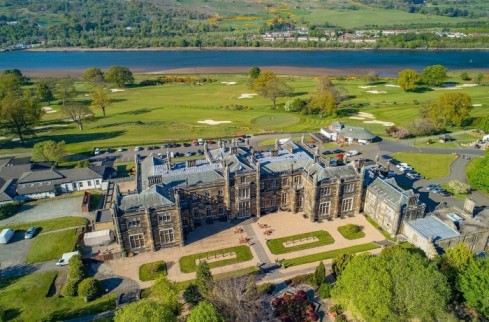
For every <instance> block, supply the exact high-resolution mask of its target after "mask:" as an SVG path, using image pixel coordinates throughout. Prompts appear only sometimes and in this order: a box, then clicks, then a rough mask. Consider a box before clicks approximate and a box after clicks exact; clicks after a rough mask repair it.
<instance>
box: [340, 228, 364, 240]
mask: <svg viewBox="0 0 489 322" xmlns="http://www.w3.org/2000/svg"><path fill="white" fill-rule="evenodd" d="M338 231H339V232H340V234H341V236H343V237H344V238H346V239H348V240H353V239H359V238H363V237H365V233H364V232H363V231H361V230H360V231H358V232H356V233H351V232H348V230H347V226H346V225H345V226H340V227H338Z"/></svg>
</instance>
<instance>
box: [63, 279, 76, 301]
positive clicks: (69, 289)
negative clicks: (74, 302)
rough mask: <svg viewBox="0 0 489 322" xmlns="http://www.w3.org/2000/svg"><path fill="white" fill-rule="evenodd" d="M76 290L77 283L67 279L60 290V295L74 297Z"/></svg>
mask: <svg viewBox="0 0 489 322" xmlns="http://www.w3.org/2000/svg"><path fill="white" fill-rule="evenodd" d="M77 289H78V281H76V280H74V279H67V280H66V282H65V285H63V287H62V288H61V295H63V296H64V297H75V296H76V292H77Z"/></svg>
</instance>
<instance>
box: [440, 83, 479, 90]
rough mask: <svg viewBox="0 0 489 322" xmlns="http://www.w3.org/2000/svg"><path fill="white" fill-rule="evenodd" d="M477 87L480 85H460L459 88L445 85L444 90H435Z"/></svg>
mask: <svg viewBox="0 0 489 322" xmlns="http://www.w3.org/2000/svg"><path fill="white" fill-rule="evenodd" d="M475 86H479V85H478V84H460V85H457V86H451V85H445V86H444V87H442V88H435V89H461V88H467V87H475Z"/></svg>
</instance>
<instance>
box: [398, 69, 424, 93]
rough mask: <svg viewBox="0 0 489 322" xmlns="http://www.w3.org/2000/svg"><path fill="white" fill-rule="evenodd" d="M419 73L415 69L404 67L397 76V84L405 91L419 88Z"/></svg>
mask: <svg viewBox="0 0 489 322" xmlns="http://www.w3.org/2000/svg"><path fill="white" fill-rule="evenodd" d="M419 79H420V78H419V74H418V73H417V72H416V71H415V70H413V69H404V70H402V71H400V72H399V76H398V77H397V85H399V86H401V88H402V89H403V90H404V91H405V92H408V91H412V90H415V89H416V88H418V86H417V84H418V82H419Z"/></svg>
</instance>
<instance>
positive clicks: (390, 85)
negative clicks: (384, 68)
mask: <svg viewBox="0 0 489 322" xmlns="http://www.w3.org/2000/svg"><path fill="white" fill-rule="evenodd" d="M385 87H401V86H399V85H393V84H386V85H385Z"/></svg>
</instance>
